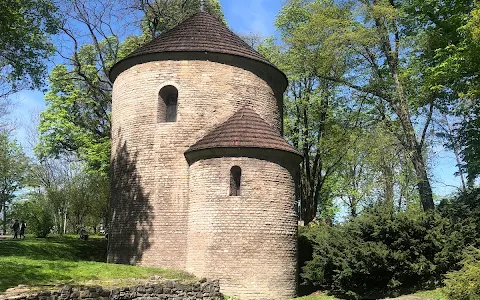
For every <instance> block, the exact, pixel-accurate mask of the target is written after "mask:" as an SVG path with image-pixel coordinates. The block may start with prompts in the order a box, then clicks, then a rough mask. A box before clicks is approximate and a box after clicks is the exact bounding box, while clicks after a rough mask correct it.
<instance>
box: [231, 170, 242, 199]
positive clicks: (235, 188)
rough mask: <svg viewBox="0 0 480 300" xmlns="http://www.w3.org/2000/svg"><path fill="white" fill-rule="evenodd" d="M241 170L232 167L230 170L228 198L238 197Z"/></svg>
mask: <svg viewBox="0 0 480 300" xmlns="http://www.w3.org/2000/svg"><path fill="white" fill-rule="evenodd" d="M241 179H242V169H240V167H239V166H233V167H232V168H231V169H230V196H240V190H241Z"/></svg>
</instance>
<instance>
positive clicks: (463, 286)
mask: <svg viewBox="0 0 480 300" xmlns="http://www.w3.org/2000/svg"><path fill="white" fill-rule="evenodd" d="M461 265H462V268H461V269H460V270H458V271H454V272H450V273H448V274H447V275H446V277H447V279H445V288H444V289H443V291H444V293H445V294H446V295H447V296H448V298H449V299H453V300H473V299H480V250H479V249H476V248H469V249H468V250H467V251H466V255H465V258H464V259H463V260H462V262H461Z"/></svg>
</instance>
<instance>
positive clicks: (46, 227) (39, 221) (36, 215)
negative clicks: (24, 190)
mask: <svg viewBox="0 0 480 300" xmlns="http://www.w3.org/2000/svg"><path fill="white" fill-rule="evenodd" d="M12 214H13V215H14V216H15V217H16V218H18V219H21V220H24V221H25V222H26V225H27V228H26V231H27V233H28V232H30V233H33V234H34V235H35V236H36V237H47V235H48V234H49V233H50V231H51V230H52V228H53V225H54V223H53V217H52V215H51V212H50V211H49V210H48V208H47V206H46V205H44V204H42V201H39V200H38V199H34V200H26V201H22V202H17V203H15V204H14V207H13V212H12Z"/></svg>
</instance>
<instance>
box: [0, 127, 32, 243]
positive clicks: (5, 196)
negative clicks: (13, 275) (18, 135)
mask: <svg viewBox="0 0 480 300" xmlns="http://www.w3.org/2000/svg"><path fill="white" fill-rule="evenodd" d="M28 161H29V160H28V158H27V156H26V155H25V154H24V153H23V150H22V148H21V147H20V145H19V144H18V143H17V142H15V141H12V140H11V139H10V137H9V136H8V135H7V134H5V133H2V134H0V207H1V208H2V210H3V234H5V233H6V227H7V224H6V221H7V219H6V205H7V202H10V201H11V200H13V198H14V193H15V192H17V191H18V190H20V189H21V188H22V187H23V186H24V185H25V183H26V179H27V172H28Z"/></svg>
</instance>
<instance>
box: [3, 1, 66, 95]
mask: <svg viewBox="0 0 480 300" xmlns="http://www.w3.org/2000/svg"><path fill="white" fill-rule="evenodd" d="M56 10H57V8H56V7H55V5H54V2H53V1H51V0H4V1H1V2H0V15H1V16H2V21H1V22H0V49H2V51H1V52H0V81H2V80H8V81H9V82H11V83H12V84H13V90H16V89H17V88H20V87H24V85H25V84H26V83H30V84H31V87H39V86H41V85H42V82H43V77H44V75H45V70H46V67H45V64H44V60H45V59H46V58H47V57H48V56H50V55H51V54H52V53H53V49H54V47H53V45H52V44H51V43H50V42H49V40H48V37H49V35H51V34H55V33H56V32H57V30H58V25H59V20H58V18H57V16H56V14H55V13H56ZM2 92H4V91H0V95H2Z"/></svg>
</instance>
